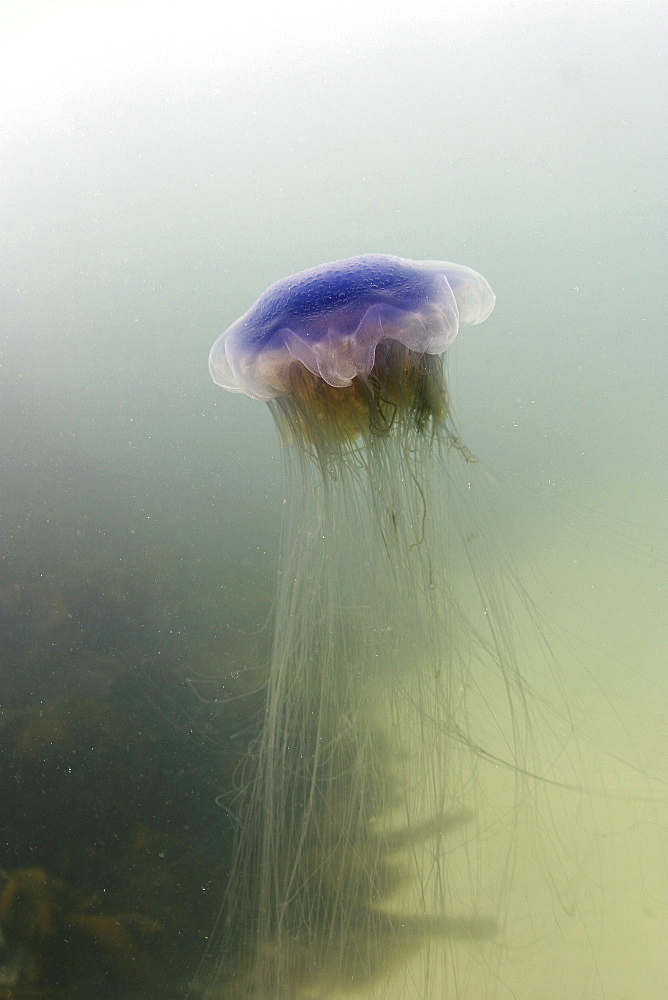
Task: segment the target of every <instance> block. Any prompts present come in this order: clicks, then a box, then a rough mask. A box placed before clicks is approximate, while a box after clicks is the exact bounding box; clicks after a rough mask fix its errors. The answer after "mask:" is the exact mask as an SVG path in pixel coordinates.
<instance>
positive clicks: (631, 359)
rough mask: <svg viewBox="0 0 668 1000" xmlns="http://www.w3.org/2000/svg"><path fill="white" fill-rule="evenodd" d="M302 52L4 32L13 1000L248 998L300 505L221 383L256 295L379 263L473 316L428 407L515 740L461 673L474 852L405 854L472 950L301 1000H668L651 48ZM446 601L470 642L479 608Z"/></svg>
mask: <svg viewBox="0 0 668 1000" xmlns="http://www.w3.org/2000/svg"><path fill="white" fill-rule="evenodd" d="M93 10H94V11H95V16H93V14H92V13H91V11H93ZM316 13H317V12H315V11H306V12H304V13H303V14H302V15H301V16H299V17H296V18H295V19H294V20H292V19H290V17H289V16H288V13H284V15H283V18H281V17H280V16H279V15H278V14H277V12H276V11H275V10H274V11H270V12H267V17H268V18H269V22H268V23H270V24H272V25H273V26H274V27H273V28H272V29H271V30H269V29H267V30H266V32H265V31H264V30H261V31H258V30H257V28H253V29H252V30H251V29H248V26H247V25H246V27H244V24H245V22H244V20H243V17H244V15H243V13H238V15H236V16H238V20H234V21H233V20H229V21H228V22H225V23H224V24H221V23H218V19H217V17H216V16H215V14H214V12H213V11H212V9H211V8H206V7H204V6H202V7H199V6H197V7H194V8H193V7H190V6H188V7H187V8H186V7H185V6H179V5H176V6H173V7H166V8H164V7H160V8H156V9H152V8H149V7H143V6H141V5H140V7H139V8H138V9H134V8H133V9H132V10H130V9H129V8H124V7H116V8H114V9H113V10H112V11H106V13H105V10H104V8H102V7H100V8H99V9H97V8H95V9H93V8H90V9H89V11H88V12H87V13H85V14H84V13H82V12H81V11H80V10H79V11H77V9H76V8H72V7H69V6H68V5H62V6H60V7H58V8H57V9H51V8H49V9H48V10H46V9H44V8H43V7H40V6H39V5H36V6H34V7H29V6H26V7H25V8H24V9H23V10H22V12H21V13H16V14H15V15H14V20H11V19H9V18H8V19H7V20H6V23H5V26H4V33H3V40H2V45H3V50H4V55H3V56H2V60H1V62H0V74H1V76H2V88H1V91H2V94H3V97H2V100H1V103H0V114H1V115H2V119H3V124H2V148H3V153H2V155H3V169H2V177H3V180H2V229H3V236H2V239H3V265H4V266H3V274H2V301H1V304H0V308H1V317H0V324H1V331H0V338H1V341H0V350H1V352H2V375H1V377H2V389H1V397H0V398H1V403H0V405H1V406H2V430H1V436H0V468H1V471H0V476H1V478H0V491H1V500H0V502H1V514H2V529H1V530H2V539H1V544H2V563H1V566H2V570H1V577H0V618H1V621H2V631H1V635H0V655H1V657H2V666H3V669H2V675H1V677H2V680H1V688H0V706H1V707H2V713H3V714H2V719H1V723H0V745H1V751H0V752H1V754H2V760H1V762H0V802H1V803H2V806H1V809H0V826H1V829H2V836H0V868H1V869H2V871H3V883H2V891H1V892H0V928H1V930H2V939H0V944H1V945H2V948H3V952H2V955H0V997H2V996H9V995H10V994H11V991H12V990H13V991H14V992H13V994H11V995H14V996H16V997H21V996H24V997H28V996H31V997H32V996H40V995H45V996H46V995H47V993H46V991H47V990H48V989H52V990H55V995H57V996H73V995H76V996H81V997H84V998H88V997H91V998H98V997H107V996H111V997H114V998H117V997H119V996H121V995H125V994H127V995H141V996H145V997H149V996H153V995H158V994H160V995H161V996H166V995H169V996H174V997H181V996H185V995H186V991H187V988H188V983H189V981H191V980H192V981H193V982H194V986H193V995H194V996H202V995H207V996H211V997H223V996H224V997H228V996H229V997H231V998H235V1000H242V998H246V997H247V996H248V995H249V994H248V987H247V986H243V987H241V986H240V987H239V988H238V989H237V990H236V992H235V988H234V984H232V985H231V986H230V984H229V983H225V985H221V982H223V981H224V978H225V977H224V976H222V975H221V973H220V970H219V971H218V973H217V974H216V976H215V977H214V979H213V980H210V979H207V978H206V975H205V974H204V973H203V974H201V975H200V976H199V977H197V978H195V975H196V969H197V966H198V963H199V960H200V958H201V957H202V956H203V955H204V953H205V950H206V948H207V942H208V941H209V940H211V936H212V931H213V926H214V922H215V920H216V916H217V914H218V912H219V910H220V906H221V901H222V899H223V895H224V891H225V885H226V883H227V879H228V875H229V867H230V864H231V857H232V852H233V846H232V845H233V843H234V840H235V836H236V831H237V827H238V818H237V817H236V814H235V807H234V801H235V797H234V792H235V789H237V788H238V774H239V767H240V762H243V760H244V758H245V755H246V754H247V753H248V748H249V745H251V744H252V742H253V740H254V739H256V738H257V737H258V735H259V734H260V733H261V732H262V726H263V710H264V700H263V699H264V696H263V683H264V681H265V679H266V674H267V665H268V663H269V659H270V650H271V642H272V629H273V620H272V609H273V606H274V599H275V584H276V566H277V551H278V544H279V529H280V523H281V517H282V514H283V511H284V507H285V506H286V505H285V504H284V503H283V501H284V500H285V499H286V497H287V496H288V493H287V492H286V490H285V489H284V487H283V486H282V484H281V478H280V474H281V465H280V455H279V445H278V441H277V439H276V434H275V431H274V428H273V426H272V423H271V420H270V418H269V415H268V413H267V412H266V411H265V408H264V406H263V405H262V404H259V403H256V402H254V401H253V400H250V399H247V398H245V397H242V396H236V397H235V396H231V395H227V394H224V393H222V392H221V391H220V390H219V389H217V388H216V387H215V386H214V385H213V384H212V383H211V382H210V380H209V376H208V373H207V370H206V358H207V353H208V350H209V347H210V346H211V344H212V343H213V341H214V340H215V338H216V337H217V336H218V334H219V333H220V332H221V330H222V329H224V328H225V327H226V326H228V325H229V324H230V323H231V322H232V321H233V320H234V319H235V318H236V317H237V316H238V315H240V314H241V313H242V312H243V311H244V310H245V309H246V308H247V307H248V305H249V304H250V303H251V302H252V300H253V299H254V298H255V297H256V295H257V294H259V292H261V291H262V290H263V288H264V287H265V286H266V285H268V284H269V283H270V282H271V281H274V280H276V279H278V278H280V277H282V276H284V275H286V274H289V273H291V272H294V271H297V270H300V269H302V268H305V267H308V266H311V265H313V264H317V263H320V262H323V261H326V260H329V259H335V258H338V257H346V256H350V255H353V254H358V253H364V252H372V251H373V252H385V253H395V254H399V255H402V256H406V257H411V258H416V259H420V258H437V259H438V258H442V259H446V260H455V261H461V262H463V263H466V264H469V265H471V266H473V267H475V268H476V269H479V270H480V271H481V272H482V273H483V274H484V275H485V276H486V277H487V278H488V279H489V281H490V283H491V284H492V287H493V288H494V291H495V292H496V295H497V305H496V309H495V311H494V313H493V314H492V316H491V317H490V319H489V320H488V321H487V322H486V323H485V325H484V327H481V328H479V329H467V330H465V331H463V332H462V334H461V335H460V337H459V338H458V340H457V341H456V343H455V345H454V346H453V348H452V349H451V351H450V352H449V360H448V370H449V380H450V389H451V394H452V399H453V404H454V407H455V413H456V418H457V423H458V427H459V430H460V432H461V435H462V438H463V440H464V441H465V443H466V445H467V446H468V448H470V450H471V451H472V452H473V454H474V455H475V456H476V458H477V459H478V463H477V464H476V465H475V466H474V467H472V469H471V475H472V482H473V484H474V487H473V489H472V493H471V498H472V499H471V504H472V506H473V507H474V508H475V518H474V519H473V520H474V521H475V524H478V525H479V524H482V525H484V528H485V531H484V532H483V533H482V534H481V535H479V536H477V537H474V535H473V534H472V535H471V537H470V538H468V539H465V542H466V543H467V544H468V545H469V546H471V547H472V548H473V550H474V551H475V553H476V556H475V558H476V565H477V566H479V567H481V570H480V572H482V573H483V574H485V573H487V574H488V576H487V578H486V581H485V583H486V586H487V587H491V588H492V589H494V588H497V589H495V590H494V592H495V593H497V594H499V595H500V596H499V604H498V606H497V610H496V614H497V616H498V617H497V621H498V623H499V627H500V629H501V633H500V634H501V635H502V636H503V635H511V636H512V644H513V649H514V651H515V652H514V655H515V656H516V659H517V663H518V664H519V666H520V667H521V671H522V676H523V679H524V680H523V686H522V692H521V694H522V698H523V699H524V702H523V703H522V704H521V705H520V703H519V702H517V703H516V715H514V712H513V710H512V708H509V707H508V705H509V702H508V697H507V693H506V691H505V682H506V676H504V673H503V671H501V672H499V671H498V670H497V671H495V670H494V668H493V660H494V657H493V655H490V657H489V660H486V659H485V657H484V656H482V655H478V656H477V657H472V659H471V662H470V663H469V664H467V672H466V676H467V678H468V683H467V685H464V687H466V695H465V697H464V695H462V700H461V706H462V717H461V725H462V727H464V728H466V730H467V732H468V733H469V735H470V740H471V744H472V746H473V747H475V748H476V750H477V752H474V753H471V754H470V757H469V760H468V767H469V770H468V771H466V769H465V767H464V766H463V765H462V767H461V768H460V770H459V772H458V775H459V777H458V785H457V787H453V789H452V805H451V808H452V809H453V810H454V809H455V808H457V809H459V808H462V809H465V810H466V813H467V816H468V819H467V821H466V822H463V821H462V823H461V824H460V825H458V826H457V825H456V824H455V825H454V827H453V829H452V830H451V831H450V832H449V833H448V834H447V836H446V835H444V836H443V837H442V838H441V845H440V847H439V848H438V850H436V847H435V844H434V842H433V838H432V840H429V841H428V842H427V843H426V844H424V845H419V844H413V845H411V846H412V851H411V854H412V858H413V860H412V861H411V864H414V866H415V871H417V872H418V873H421V874H420V875H419V877H424V878H425V884H427V882H428V879H427V877H426V875H425V870H426V868H428V867H429V865H430V864H431V865H432V867H433V868H435V867H436V862H435V861H434V858H435V857H436V855H437V854H438V853H439V851H440V857H441V861H440V862H439V863H441V864H443V857H445V858H446V859H447V860H446V861H445V867H446V868H447V873H448V883H449V884H448V890H447V891H448V893H449V899H452V900H453V901H456V902H457V903H458V904H459V912H464V913H467V914H470V913H477V914H480V915H481V916H484V917H488V916H492V917H493V919H494V920H495V922H496V931H495V933H494V935H493V936H491V937H490V939H489V940H485V941H482V942H481V941H476V942H474V941H466V942H461V941H454V940H447V941H445V942H443V941H440V942H439V941H436V942H431V944H430V945H429V948H428V949H423V950H419V949H418V950H417V952H416V953H415V954H414V955H413V956H412V957H411V958H408V959H406V962H405V963H404V965H403V967H402V968H401V969H400V970H399V971H397V969H396V968H394V969H393V970H392V972H391V973H389V972H388V976H387V978H385V977H383V975H382V974H381V975H380V976H379V977H378V978H377V979H376V980H375V981H374V982H373V983H371V984H364V985H359V983H356V982H355V981H353V980H351V981H350V982H341V983H339V984H337V987H336V989H335V990H334V993H333V994H331V993H325V994H323V992H318V990H319V989H320V986H319V985H318V983H317V980H316V982H315V985H314V983H313V982H312V981H311V983H310V985H302V986H299V987H297V986H296V987H295V991H294V997H295V1000H296V998H297V997H304V998H308V1000H310V998H315V997H318V998H320V997H321V996H322V995H337V996H338V995H339V993H338V992H337V991H340V992H344V990H347V991H348V994H349V995H354V996H359V997H365V998H367V997H370V996H373V997H376V996H378V997H383V998H386V997H393V998H394V997H396V998H397V1000H398V998H400V997H401V998H402V1000H404V998H407V997H421V998H429V1000H431V998H437V997H439V998H440V997H441V996H443V995H448V996H456V997H461V998H462V1000H469V998H475V1000H480V998H485V1000H506V998H510V997H512V998H514V1000H535V998H538V997H540V998H541V1000H547V998H554V1000H565V998H566V997H568V998H582V1000H585V998H586V1000H592V998H597V1000H616V998H620V1000H621V998H626V997H634V998H636V997H637V998H642V1000H659V998H662V997H663V996H664V994H665V990H666V970H665V962H664V960H663V941H664V940H665V934H666V930H667V929H668V928H667V920H666V909H665V899H666V855H665V842H664V841H665V835H664V833H663V831H665V823H666V779H667V778H668V775H667V773H666V752H667V750H668V747H667V746H666V725H665V719H666V709H667V708H668V699H667V697H666V682H665V661H666V638H667V636H666V551H667V546H666V531H665V499H666V487H667V485H668V483H667V476H666V447H665V427H666V415H667V414H666V404H665V398H664V397H665V359H666V352H665V315H666V282H665V275H666V262H667V261H666V246H665V236H666V217H667V216H666V197H665V183H664V174H665V170H664V168H663V157H662V151H663V150H664V149H665V145H666V141H667V135H666V115H665V108H664V103H665V102H664V100H663V94H664V93H665V86H666V73H665V67H664V58H663V48H662V37H665V30H666V23H665V15H664V14H663V12H662V9H661V8H660V7H659V6H658V5H655V4H643V5H626V4H605V5H599V4H588V3H585V4H579V5H577V6H575V5H568V6H567V5H561V4H554V5H553V4H550V5H543V4H527V5H522V6H519V7H517V6H512V5H508V6H506V5H495V6H493V7H490V8H485V7H482V6H474V7H470V6H467V7H464V6H462V7H459V6H457V7H456V8H453V9H452V11H451V12H450V11H448V12H445V13H444V12H443V11H439V10H437V9H435V8H427V6H421V7H419V9H418V12H416V13H415V12H414V13H412V14H410V15H409V14H407V13H406V14H405V13H403V12H402V11H401V10H400V9H398V8H390V9H387V8H385V9H384V11H381V12H376V13H375V14H371V13H370V14H369V15H368V16H367V14H366V12H365V11H364V10H362V11H360V10H355V9H340V8H337V9H336V10H333V11H332V12H331V20H329V21H327V20H326V19H323V20H319V19H317V17H316ZM249 17H250V15H249ZM458 502H459V503H460V504H461V505H462V509H461V510H460V515H461V519H462V522H463V523H465V524H468V515H467V513H466V510H465V505H466V503H467V500H466V495H465V491H464V492H462V491H460V495H459V499H458ZM444 509H445V504H444ZM504 573H506V574H508V573H510V575H511V579H510V580H508V579H507V577H506V583H504V582H503V581H504ZM518 581H519V582H518ZM451 585H452V587H453V588H454V590H455V592H456V593H457V599H458V601H459V602H460V603H461V607H462V608H463V609H465V610H466V613H467V614H468V615H469V617H470V618H471V619H472V620H474V621H477V620H478V618H479V619H480V621H481V623H482V619H483V618H484V615H485V608H484V607H481V604H480V596H479V594H478V593H477V591H476V588H475V586H474V583H473V581H472V579H471V577H470V575H467V574H466V573H465V572H462V573H461V575H460V576H457V575H455V578H454V581H453V582H452V584H451ZM476 616H478V617H476ZM481 627H482V624H481ZM504 641H505V640H504V639H503V638H502V639H501V642H502V643H503V642H504ZM510 704H511V705H512V699H511V701H510ZM501 706H503V707H501ZM525 708H526V718H527V719H529V720H531V721H530V724H528V726H527V728H526V730H525V731H524V735H523V737H522V740H520V741H519V742H518V741H517V738H516V736H517V734H516V732H515V731H514V728H513V727H514V725H515V723H516V718H517V717H519V716H520V715H522V713H524V711H525ZM522 717H523V718H525V716H524V715H522ZM415 740H416V743H418V744H419V742H420V733H419V730H417V729H416V732H415ZM509 765H512V766H509ZM416 787H417V792H416V797H417V798H419V797H420V795H421V794H422V792H421V791H420V786H419V785H418V786H416ZM416 809H417V810H418V811H419V806H416ZM401 863H402V864H403V865H405V866H408V867H410V866H409V865H408V862H407V861H406V859H405V858H403V860H402V862H401ZM407 891H408V890H407ZM438 892H439V889H438V886H436V887H435V886H434V885H433V884H431V883H430V884H429V886H428V888H427V889H425V897H424V898H428V897H429V898H432V897H437V896H438ZM430 894H431V896H430ZM388 895H389V893H388ZM404 902H405V898H403V897H402V898H400V899H398V901H397V902H396V904H394V905H395V912H400V911H401V906H402V904H403V903H404ZM388 906H389V908H390V910H391V904H389V903H388ZM244 933H245V932H244ZM248 933H249V932H248ZM240 937H241V940H242V942H243V940H244V939H243V933H241V932H240ZM214 940H217V939H215V938H214ZM215 947H216V946H215V945H214V948H215ZM427 952H428V957H426V956H427ZM214 957H215V956H214ZM389 964H390V963H389V961H388V965H389ZM207 968H208V966H207ZM77 991H78V992H77ZM207 991H208V992H207ZM49 995H51V994H49ZM271 1000H274V998H271Z"/></svg>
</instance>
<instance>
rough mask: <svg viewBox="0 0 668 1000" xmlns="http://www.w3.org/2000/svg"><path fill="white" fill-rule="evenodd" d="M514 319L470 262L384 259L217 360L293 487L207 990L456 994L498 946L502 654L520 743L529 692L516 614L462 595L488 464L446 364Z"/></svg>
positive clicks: (243, 328) (355, 262)
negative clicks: (490, 755) (460, 520)
mask: <svg viewBox="0 0 668 1000" xmlns="http://www.w3.org/2000/svg"><path fill="white" fill-rule="evenodd" d="M494 303H495V296H494V294H493V292H492V290H491V288H490V286H489V284H488V283H487V281H486V280H485V279H484V278H483V277H482V276H481V275H480V274H478V273H477V272H476V271H474V270H471V269H470V268H468V267H464V266H461V265H458V264H451V263H444V262H440V261H413V260H408V259H404V258H400V257H395V256H389V255H384V254H372V255H365V256H360V257H354V258H351V259H348V260H339V261H335V262H333V263H329V264H325V265H323V266H319V267H314V268H311V269H310V270H307V271H304V272H302V273H299V274H296V275H294V276H292V277H288V278H285V279H284V280H282V281H279V282H277V283H276V284H274V285H272V286H271V287H270V288H269V289H268V290H267V291H265V292H264V293H263V294H262V295H261V296H260V298H259V299H258V300H257V301H256V302H255V304H254V305H253V306H252V307H251V308H250V309H249V311H248V312H247V313H245V314H244V315H243V316H242V317H241V318H240V319H238V320H237V321H236V322H235V323H233V324H232V326H230V327H229V329H228V330H227V331H226V332H225V333H223V334H222V335H221V336H220V337H219V338H218V340H217V341H216V342H215V344H214V345H213V347H212V349H211V353H210V356H209V371H210V374H211V376H212V378H213V380H214V381H215V382H216V383H217V384H218V385H220V386H222V387H223V388H225V389H227V390H229V391H231V392H237V393H245V394H246V395H248V396H250V397H252V398H253V399H257V400H261V401H264V402H265V403H266V404H267V406H268V407H269V410H270V412H271V414H272V416H273V418H274V421H275V424H276V427H277V430H278V434H279V438H280V441H281V443H282V456H283V463H284V488H285V491H286V502H285V504H284V510H285V515H284V522H283V525H282V534H281V543H280V564H279V567H278V575H277V593H276V602H275V620H274V638H273V645H272V651H271V659H270V663H269V666H268V672H267V681H266V692H265V703H264V710H263V716H262V721H261V725H260V726H259V728H258V729H256V730H254V731H253V733H252V734H249V739H248V748H247V751H246V753H245V755H244V758H243V761H242V763H241V764H240V767H239V771H238V776H237V787H236V792H235V796H234V802H233V804H232V805H231V806H230V807H231V808H233V809H234V813H235V818H236V826H237V841H236V847H235V852H234V857H233V861H232V864H231V868H230V871H229V878H228V881H227V887H226V890H225V899H224V902H223V906H222V908H221V914H220V919H219V921H218V927H217V932H216V936H215V938H214V941H215V944H214V945H213V948H212V952H211V956H212V957H210V962H209V969H210V979H211V983H212V985H211V987H210V995H211V996H221V997H228V996H229V997H231V998H235V1000H246V998H250V997H253V998H255V1000H265V998H266V1000H293V998H298V997H299V998H316V997H317V998H325V997H329V996H340V995H342V994H346V995H353V996H364V997H367V996H371V995H373V996H376V995H378V996H385V995H388V996H390V995H392V996H402V997H409V996H413V995H415V996H431V995H433V996H441V995H444V993H443V992H442V990H443V981H444V980H443V977H444V976H445V977H446V978H447V973H444V972H443V968H442V967H443V966H444V965H445V964H447V961H448V955H449V953H450V950H451V949H452V948H453V947H454V943H456V942H464V943H465V945H466V946H467V947H476V942H484V941H485V940H487V939H488V938H489V937H490V936H491V935H493V933H494V926H495V923H494V916H495V915H494V914H490V913H487V912H484V910H483V908H481V907H479V906H477V905H476V900H475V899H471V900H470V901H469V902H468V903H467V902H466V901H465V900H464V899H463V894H462V892H461V891H460V890H459V883H460V882H461V877H460V874H459V873H458V871H457V869H458V866H459V865H460V863H459V862H457V861H455V860H454V856H455V854H456V851H455V850H454V847H453V845H454V844H455V843H456V842H458V843H459V844H460V848H461V844H463V843H464V842H465V841H466V840H467V837H468V834H467V833H463V832H462V831H466V830H467V828H468V827H469V825H470V824H471V823H473V825H475V819H474V817H473V815H472V813H471V809H470V802H469V801H468V799H469V798H470V796H469V792H470V790H471V786H472V784H473V779H472V777H471V775H472V771H471V761H470V758H471V755H472V752H473V751H472V747H473V748H474V750H475V746H474V744H475V740H474V739H473V738H472V737H471V735H470V733H468V732H467V723H466V712H467V708H466V702H467V698H468V696H469V694H470V691H471V688H472V683H471V680H470V678H471V675H472V674H474V673H475V669H476V666H477V665H479V662H481V661H482V660H483V659H485V658H490V657H491V658H494V657H495V656H497V657H500V658H502V659H503V661H504V662H503V665H502V669H501V670H500V676H501V678H502V682H501V685H500V688H501V690H502V692H504V693H502V695H501V697H505V698H506V699H507V702H508V707H507V710H506V712H505V715H506V716H507V717H508V718H510V719H511V725H510V728H511V730H512V733H511V735H510V736H509V741H510V742H513V741H514V743H515V744H516V745H517V744H518V743H521V741H522V735H521V732H520V730H521V728H522V724H521V719H520V716H521V711H518V710H517V708H516V703H517V700H518V698H519V701H520V703H521V700H522V699H521V679H520V677H519V672H516V671H515V669H514V667H513V666H512V662H513V660H512V656H511V655H510V654H509V652H508V650H507V649H506V648H505V645H504V642H505V640H503V638H499V636H500V635H501V626H502V619H503V613H504V609H503V607H497V608H496V609H495V607H494V605H493V602H492V601H491V600H488V599H487V597H486V596H484V604H485V608H484V619H485V625H484V626H483V625H481V624H480V623H479V622H478V623H475V622H472V621H471V620H470V618H469V617H467V612H466V609H465V607H464V602H463V601H462V598H461V595H460V579H461V576H462V574H463V572H464V569H465V567H466V566H470V560H469V557H468V555H467V550H466V539H465V534H466V532H465V531H462V530H461V527H458V528H456V529H455V528H454V527H453V525H454V522H455V521H456V517H455V513H454V509H455V508H456V507H457V506H458V505H459V506H461V504H460V503H459V500H461V497H460V498H459V500H458V496H457V494H458V493H461V492H464V493H465V492H466V490H467V488H469V486H470V484H469V483H468V478H469V477H468V471H467V470H469V468H470V467H471V465H472V464H473V457H472V456H471V455H470V454H469V452H468V451H467V449H466V447H465V445H464V444H463V443H462V441H461V440H460V439H459V436H458V434H457V432H456V428H455V423H454V418H453V414H452V405H451V401H450V396H449V392H448V384H447V379H446V371H445V365H444V355H445V352H446V351H447V349H448V348H449V347H450V345H451V344H452V343H453V341H454V339H455V337H456V336H457V334H458V331H459V329H460V326H464V325H476V324H479V323H482V322H483V321H484V320H485V319H487V317H488V316H489V315H490V313H491V312H492V309H493V307H494ZM455 470H459V474H458V475H456V474H454V473H455ZM468 579H469V580H472V581H473V588H474V589H477V590H478V591H480V592H482V591H481V588H482V587H483V583H482V582H481V575H480V574H479V573H477V572H476V571H475V570H474V571H473V572H472V573H471V572H469V574H468ZM484 628H487V629H488V631H487V632H486V633H484V634H483V631H484ZM481 651H482V652H481ZM503 714H504V712H503V711H501V712H500V715H503ZM480 946H481V947H484V945H483V944H481V945H480ZM402 976H403V980H402V978H401V977H402ZM392 983H394V986H392V985H391V984H392ZM397 983H399V984H400V985H399V986H397ZM393 990H394V992H392V991H393Z"/></svg>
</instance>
